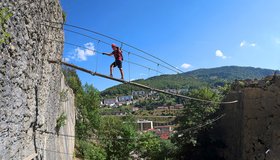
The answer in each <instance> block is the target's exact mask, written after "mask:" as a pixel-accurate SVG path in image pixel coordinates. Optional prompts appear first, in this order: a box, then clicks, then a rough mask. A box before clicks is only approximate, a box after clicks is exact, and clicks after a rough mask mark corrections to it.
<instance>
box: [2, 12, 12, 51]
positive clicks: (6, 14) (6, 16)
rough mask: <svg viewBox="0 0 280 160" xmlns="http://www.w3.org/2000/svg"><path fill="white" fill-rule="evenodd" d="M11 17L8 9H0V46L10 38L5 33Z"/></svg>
mask: <svg viewBox="0 0 280 160" xmlns="http://www.w3.org/2000/svg"><path fill="white" fill-rule="evenodd" d="M12 16H13V14H12V13H11V12H9V9H8V8H2V9H0V35H1V36H0V45H1V44H3V43H7V40H8V38H10V37H11V35H10V34H9V33H8V32H6V29H7V28H6V25H7V21H8V20H9V19H10V18H11V17H12Z"/></svg>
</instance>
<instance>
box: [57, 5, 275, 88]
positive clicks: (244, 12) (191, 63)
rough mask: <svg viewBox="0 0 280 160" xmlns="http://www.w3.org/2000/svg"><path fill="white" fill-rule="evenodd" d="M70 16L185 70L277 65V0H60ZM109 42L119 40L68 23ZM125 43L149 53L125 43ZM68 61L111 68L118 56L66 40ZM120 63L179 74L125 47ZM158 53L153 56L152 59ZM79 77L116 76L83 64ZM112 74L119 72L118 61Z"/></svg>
mask: <svg viewBox="0 0 280 160" xmlns="http://www.w3.org/2000/svg"><path fill="white" fill-rule="evenodd" d="M61 5H62V8H63V10H64V11H65V12H66V14H67V20H66V23H67V24H72V25H76V26H80V27H84V28H87V29H90V30H93V31H97V32H100V33H103V34H105V35H108V36H111V37H113V38H116V39H119V40H121V41H123V42H126V43H128V44H130V45H133V46H135V47H137V48H140V49H142V50H144V51H146V52H148V53H150V54H152V55H154V56H156V57H158V58H160V59H162V60H164V61H166V62H168V63H169V64H171V65H173V66H175V67H178V68H179V69H180V70H183V71H186V72H187V71H191V70H195V69H199V68H213V67H220V66H229V65H237V66H253V67H260V68H268V69H278V70H279V69H280V53H279V51H280V19H279V15H280V1H279V0H231V1H230V0H212V1H207V0H173V1H170V0H141V1H140V0H121V1H117V0H94V1H93V0H61ZM65 28H66V29H71V30H75V31H77V32H80V33H83V34H87V35H89V36H91V37H94V38H97V39H100V40H102V41H106V42H108V43H116V44H117V45H120V43H118V42H115V41H113V40H111V39H108V38H104V37H102V36H98V35H95V34H92V33H89V32H85V31H82V30H77V29H75V28H70V27H67V26H65ZM65 41H66V42H71V43H74V44H77V45H80V46H85V47H86V48H89V49H95V50H97V51H101V52H111V51H112V49H111V47H110V46H109V45H107V44H103V43H101V42H99V43H98V41H95V40H93V39H90V38H86V37H82V36H80V35H77V34H73V33H71V32H67V31H65ZM123 49H124V50H127V51H130V52H132V53H136V54H139V55H142V56H145V57H146V58H151V57H149V56H147V55H145V54H143V53H141V52H138V51H136V50H133V49H132V48H129V47H127V46H123ZM63 54H64V55H63V56H64V58H65V59H66V60H67V61H69V62H70V63H73V64H76V65H79V66H82V67H85V68H87V69H90V70H93V71H96V72H99V73H102V74H106V75H109V66H110V64H111V63H112V62H113V61H114V59H113V57H108V56H104V55H101V54H98V53H94V52H92V51H91V50H86V49H85V48H82V47H74V46H70V45H67V44H65V47H64V53H63ZM123 54H124V59H125V60H130V61H132V62H136V63H138V64H141V65H144V66H146V67H148V68H151V69H150V70H149V69H147V68H144V67H139V66H136V65H133V64H129V63H123V68H124V72H125V79H126V80H129V79H131V80H133V79H139V78H148V77H150V76H156V75H159V74H160V73H158V72H155V71H153V70H158V71H160V72H162V73H165V74H175V72H172V71H170V70H168V69H166V68H164V67H163V66H162V65H161V64H162V63H161V62H158V63H160V65H159V66H158V65H157V64H156V63H151V62H149V61H146V60H143V59H141V58H138V57H136V56H133V55H129V56H128V54H127V53H123ZM153 60H154V61H156V60H155V59H153ZM78 75H79V77H80V79H81V80H82V83H83V84H84V83H89V84H93V85H94V87H96V88H97V89H99V90H104V89H106V88H108V87H110V86H113V85H116V84H118V83H117V82H114V81H111V80H107V79H103V78H100V77H92V76H90V75H88V74H86V73H81V72H79V71H78ZM114 77H117V78H119V77H120V74H119V70H118V69H117V68H115V70H114Z"/></svg>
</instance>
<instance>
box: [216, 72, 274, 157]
mask: <svg viewBox="0 0 280 160" xmlns="http://www.w3.org/2000/svg"><path fill="white" fill-rule="evenodd" d="M227 98H228V99H238V100H239V103H237V104H234V105H225V106H223V112H225V113H226V116H225V117H224V118H223V120H221V121H220V124H219V128H220V129H221V130H220V131H221V132H220V133H219V134H220V135H221V137H222V139H223V140H224V142H225V147H226V149H225V150H223V151H222V152H221V153H222V155H223V157H224V158H225V159H227V160H237V159H238V160H251V159H253V160H278V159H279V157H280V77H279V76H278V77H277V76H274V77H268V78H266V79H264V80H261V81H249V80H248V81H237V82H236V83H235V85H234V91H233V92H232V93H231V94H230V95H229V96H228V97H227Z"/></svg>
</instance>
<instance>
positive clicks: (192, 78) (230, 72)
mask: <svg viewBox="0 0 280 160" xmlns="http://www.w3.org/2000/svg"><path fill="white" fill-rule="evenodd" d="M274 72H275V71H274V70H270V69H261V68H254V67H238V66H225V67H218V68H211V69H198V70H194V71H190V72H186V73H182V74H174V75H161V76H155V77H151V78H148V79H146V80H143V79H141V80H137V81H136V82H138V83H140V84H145V85H148V86H151V87H154V88H158V89H198V88H201V87H206V86H208V87H215V86H223V85H224V84H225V83H231V82H233V81H234V80H235V79H238V80H241V79H261V78H263V77H266V76H268V75H273V73H274ZM132 90H143V89H140V88H136V87H133V86H130V85H126V84H121V85H117V86H114V87H111V88H108V89H106V90H104V91H103V92H102V93H101V95H102V96H107V97H108V96H115V95H124V94H125V95H126V94H131V91H132Z"/></svg>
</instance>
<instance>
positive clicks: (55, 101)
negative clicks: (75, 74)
mask: <svg viewBox="0 0 280 160" xmlns="http://www.w3.org/2000/svg"><path fill="white" fill-rule="evenodd" d="M0 8H8V9H9V12H11V13H12V14H13V16H12V17H11V18H10V19H9V20H8V21H7V23H6V24H5V27H6V28H7V30H6V31H7V32H8V33H9V34H10V35H11V38H9V39H8V41H7V42H6V43H5V44H2V45H1V46H0V159H4V160H6V159H25V158H26V159H32V158H34V157H37V159H72V157H73V150H74V138H73V137H70V136H65V135H74V126H75V110H74V95H73V92H72V90H71V89H69V88H68V87H67V86H66V85H65V84H64V77H63V74H62V71H61V66H60V65H54V64H50V63H48V61H47V60H48V59H56V60H60V59H61V54H62V49H63V45H62V44H61V43H59V42H57V41H53V40H58V41H63V39H64V33H63V30H61V29H55V28H51V27H49V26H47V25H45V24H49V25H52V26H56V27H61V25H59V24H56V25H55V24H50V23H47V22H48V21H55V22H60V23H62V22H63V18H62V11H61V7H60V4H59V1H58V0H40V1H34V0H17V1H13V0H1V1H0ZM63 114H64V115H66V118H67V119H66V120H65V123H66V124H65V125H62V126H61V127H60V129H59V136H57V135H56V133H57V132H56V131H58V130H57V129H58V127H57V126H58V125H59V124H58V123H57V120H58V119H59V117H61V115H63ZM63 135H64V136H63Z"/></svg>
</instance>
